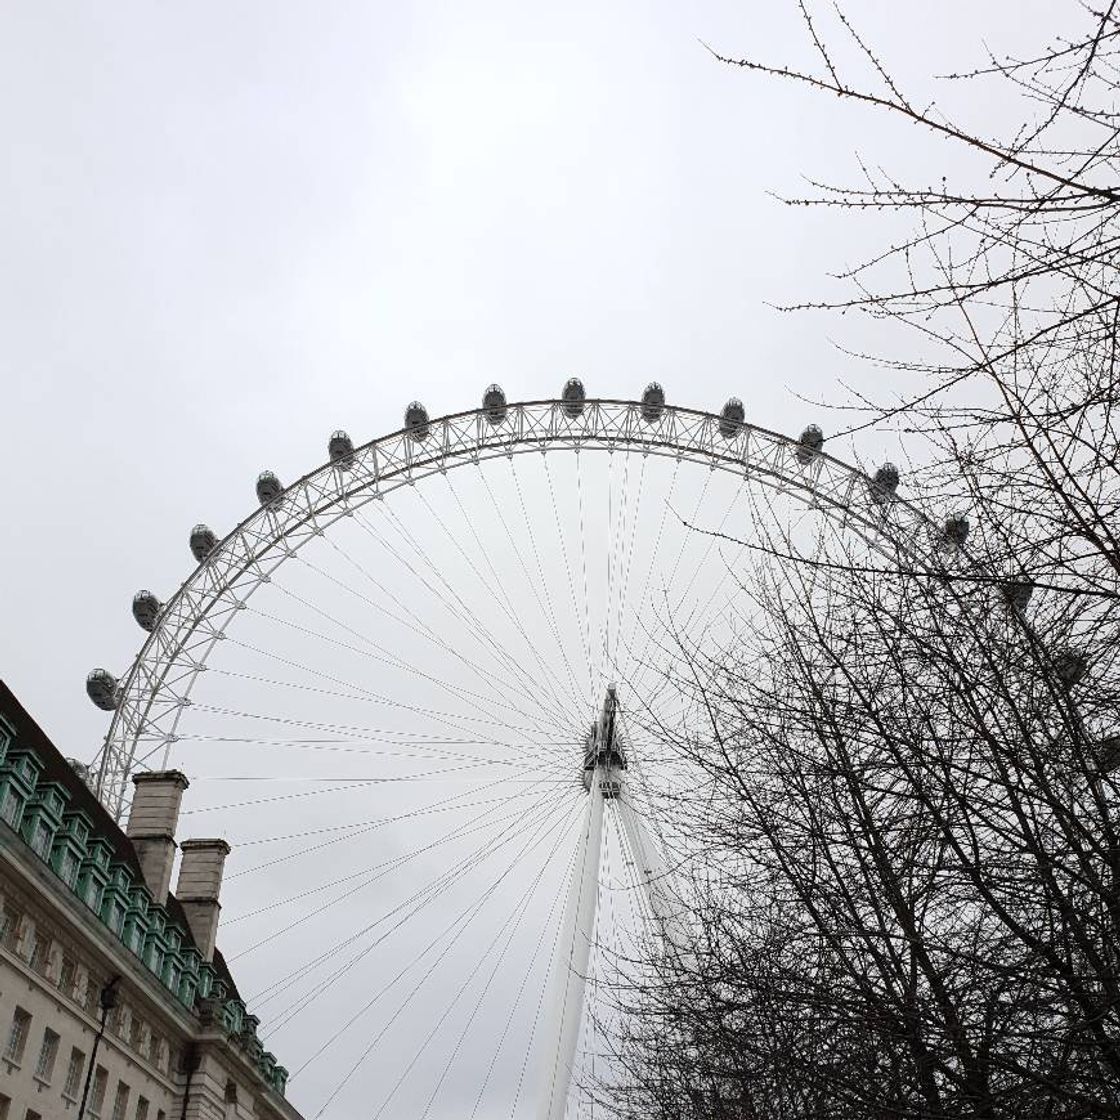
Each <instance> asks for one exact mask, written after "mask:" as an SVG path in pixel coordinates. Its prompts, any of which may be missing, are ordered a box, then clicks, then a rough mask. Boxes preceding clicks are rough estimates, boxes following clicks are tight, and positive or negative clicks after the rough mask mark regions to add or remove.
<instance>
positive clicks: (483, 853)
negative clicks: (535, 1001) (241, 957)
mask: <svg viewBox="0 0 1120 1120" xmlns="http://www.w3.org/2000/svg"><path fill="white" fill-rule="evenodd" d="M556 802H557V795H556V793H555V791H549V792H548V793H546V794H545V795H544V796H543V797H541V798H540V799H539V801H538V803H537V805H536V806H535V807H534V808H532V809H530V810H529V811H528V812H526V813H525V814H524V815H523V816H522V819H521V821H520V823H519V824H518V825H517V826H515V827H514V828H512V829H509V830H507V831H505V832H504V833H503V834H502V835H500V836H497V837H491V838H489V839H488V840H485V841H483V843H482V844H481V845H480V846H479V847H478V848H476V849H474V851H472V852H471V853H469V854H468V855H466V856H464V857H463V858H462V859H461V860H459V861H458V862H457V863H456V864H455V865H454V866H453V867H452V868H451V869H450V870H448V871H446V872H443V873H442V874H440V875H437V876H436V877H435V878H434V879H431V880H429V881H428V883H427V884H426V885H425V886H423V887H421V888H420V889H419V890H418V891H416V892H415V893H414V894H412V895H411V896H409V898H407V899H405V901H404V902H402V903H399V904H398V905H397V906H395V907H394V908H393V909H392V910H391V911H389V913H388V914H385V915H383V916H382V917H380V918H378V919H377V920H376V921H374V922H371V923H370V924H368V925H367V926H364V927H363V928H362V929H360V930H359V931H358V932H357V933H354V934H351V935H350V936H349V937H347V938H345V939H343V940H342V941H339V942H336V944H335V945H334V946H332V947H331V948H330V949H328V950H327V951H325V952H324V953H321V954H320V955H319V956H318V957H315V958H314V959H313V960H312V961H310V962H308V963H307V964H305V965H303V966H301V968H299V969H297V970H296V971H295V972H292V973H289V974H288V975H286V976H284V977H282V978H281V979H279V980H277V981H275V982H274V983H272V984H270V985H269V986H268V987H266V988H264V989H263V990H262V992H261V993H259V994H258V995H257V996H255V997H253V998H254V1000H255V1002H256V1005H257V1007H258V1009H259V1008H260V1007H261V1006H263V1005H264V1004H267V1003H268V1002H270V1000H272V999H274V998H276V996H277V995H279V994H280V993H281V992H282V991H285V990H286V988H287V986H288V984H289V983H290V981H292V980H298V979H300V978H301V977H302V976H304V975H306V974H307V972H308V971H309V970H311V969H314V968H316V967H318V966H319V965H320V964H322V963H323V962H325V961H327V960H329V959H330V958H331V957H332V956H334V955H335V954H336V953H338V952H339V951H341V950H342V949H344V948H346V947H347V946H349V945H352V944H353V943H354V942H355V941H357V940H358V939H359V938H361V937H364V936H365V935H366V934H367V933H369V932H370V931H372V930H374V929H375V928H376V927H377V926H378V925H380V924H381V923H382V922H384V921H386V920H387V919H388V918H390V917H392V916H394V915H395V914H397V913H399V912H400V911H401V910H403V909H405V908H406V907H407V906H413V907H414V908H413V909H412V910H411V911H409V912H408V913H407V914H406V915H405V918H403V919H401V920H400V921H399V922H397V924H396V925H394V926H393V927H392V928H391V929H390V930H389V931H388V932H387V933H385V934H384V935H382V937H381V938H379V939H378V940H376V941H374V942H373V943H371V944H370V945H368V946H366V947H365V948H364V949H362V950H360V951H359V952H358V954H357V955H356V956H355V957H353V958H351V959H350V960H349V961H348V962H347V963H346V964H344V965H343V966H342V967H341V968H339V969H337V970H336V971H335V972H333V973H331V975H330V976H328V977H327V978H326V980H324V981H321V982H320V984H319V986H318V987H317V988H315V989H314V990H313V991H312V992H311V993H310V994H305V995H304V996H300V997H297V1000H296V1002H295V1003H294V1004H292V1005H290V1007H289V1008H288V1009H287V1010H286V1011H282V1012H280V1016H281V1017H282V1019H281V1021H274V1022H273V1023H271V1024H270V1026H271V1027H272V1029H279V1028H280V1027H281V1026H282V1025H283V1021H286V1017H288V1016H290V1015H291V1014H294V1013H296V1012H297V1011H299V1010H302V1009H303V1008H304V1007H306V1006H307V1003H308V1002H309V1001H310V1000H312V999H317V998H318V997H319V996H320V995H322V994H323V992H324V991H326V990H327V989H328V988H329V987H330V986H331V985H333V984H334V983H335V982H336V981H337V980H338V979H339V977H341V976H342V975H344V974H345V973H346V972H347V971H349V969H350V968H352V967H353V966H354V965H355V964H356V963H357V962H358V961H359V960H361V959H363V958H364V957H365V956H366V955H368V954H369V953H370V952H371V951H372V950H373V949H374V948H376V946H377V945H378V944H380V942H381V941H382V940H384V939H385V938H386V937H388V936H390V935H391V934H392V933H393V932H395V930H397V929H399V928H400V926H401V925H402V924H403V923H404V922H405V921H407V920H408V919H409V918H412V917H415V915H416V913H418V912H419V911H420V910H422V909H424V908H425V907H426V906H428V905H430V904H431V903H432V902H434V901H435V900H436V899H437V898H438V897H439V896H440V895H441V894H442V893H443V892H444V891H445V890H446V889H447V888H448V887H449V886H450V885H452V884H453V883H454V882H455V881H456V880H457V879H458V877H459V876H460V875H461V874H462V873H463V872H464V871H465V870H467V869H468V868H470V867H473V866H476V865H477V864H478V863H479V862H480V861H481V860H484V859H486V858H488V857H489V856H490V855H492V854H493V853H494V852H495V851H497V850H500V849H501V848H502V847H504V846H506V845H507V844H511V843H513V842H514V841H515V840H518V839H520V837H521V836H522V834H524V833H525V832H528V831H530V830H531V829H532V828H534V827H535V826H536V824H537V821H538V818H540V817H541V816H542V812H543V815H547V814H548V813H549V812H551V811H552V810H553V809H554V808H555V805H556ZM542 807H543V810H542ZM270 992H271V993H272V994H271V995H269V994H267V993H270Z"/></svg>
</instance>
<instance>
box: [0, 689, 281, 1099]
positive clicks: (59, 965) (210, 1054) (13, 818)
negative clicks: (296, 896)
mask: <svg viewBox="0 0 1120 1120" xmlns="http://www.w3.org/2000/svg"><path fill="white" fill-rule="evenodd" d="M134 781H135V783H136V790H135V795H134V798H133V802H132V807H131V811H130V814H129V818H128V824H127V826H126V828H125V829H124V830H123V831H122V830H121V828H120V827H119V825H118V824H117V823H116V822H115V821H114V820H113V818H112V817H111V816H110V814H109V813H108V812H107V811H106V810H105V809H104V807H103V806H102V805H101V803H100V802H99V801H98V800H97V798H96V797H95V796H94V795H93V793H92V792H91V791H90V789H89V788H88V786H87V785H86V783H85V781H84V780H83V778H82V777H81V776H80V775H79V772H78V771H77V770H76V769H75V767H74V766H73V765H72V764H70V763H69V762H67V760H66V759H65V758H63V757H62V755H61V754H60V753H59V752H58V750H57V749H56V748H55V746H54V745H53V744H52V743H51V742H50V740H49V739H48V738H47V737H46V735H44V734H43V732H42V731H41V730H40V728H39V727H38V726H37V725H36V723H35V722H34V720H33V719H32V718H31V717H30V716H29V715H28V714H27V712H26V711H24V709H23V708H22V706H21V705H20V704H19V702H18V701H17V700H16V698H15V697H14V696H13V695H12V693H11V691H10V690H9V689H8V688H7V686H6V685H4V684H3V682H0V1120H55V1118H56V1117H73V1118H75V1120H77V1118H78V1117H79V1115H82V1116H83V1117H90V1118H91V1120H249V1118H253V1120H299V1113H298V1112H297V1111H296V1110H295V1109H294V1108H293V1107H292V1106H291V1105H290V1104H288V1102H287V1101H286V1100H285V1098H284V1092H285V1085H286V1081H287V1076H288V1075H287V1071H286V1070H285V1069H284V1068H283V1067H282V1066H280V1065H278V1064H277V1062H276V1059H275V1058H274V1057H273V1056H272V1055H271V1054H270V1053H268V1052H267V1051H266V1050H265V1049H264V1047H263V1046H262V1045H261V1043H260V1041H259V1040H258V1038H257V1034H256V1028H257V1024H258V1020H257V1019H256V1017H255V1016H253V1015H251V1014H250V1013H249V1011H248V1009H247V1008H246V1007H245V1004H244V1002H243V1001H242V1000H241V998H240V997H239V995H238V993H237V987H236V985H235V984H234V981H233V977H232V976H231V975H230V972H229V969H228V968H227V967H226V964H225V961H224V960H223V959H222V955H221V953H220V952H218V950H217V948H216V947H215V937H216V934H217V928H218V913H219V909H220V906H219V901H218V896H219V888H220V886H221V879H222V866H223V863H224V860H225V857H226V854H227V853H228V851H229V848H228V846H227V845H226V844H225V842H224V841H222V840H214V839H200V840H184V841H182V843H181V844H179V845H178V848H179V850H180V851H181V859H180V867H179V877H178V881H177V883H176V889H175V893H174V894H172V893H171V891H170V885H171V873H172V868H173V865H174V859H175V852H176V847H177V845H176V840H175V827H176V824H177V822H178V816H179V803H180V800H181V798H182V795H183V791H184V790H185V789H186V788H187V779H186V778H185V777H184V776H183V775H182V774H180V773H178V772H177V771H168V772H164V773H151V774H142V775H138V776H137V777H136V778H135V779H134ZM83 1098H84V1112H83V1111H82V1104H83Z"/></svg>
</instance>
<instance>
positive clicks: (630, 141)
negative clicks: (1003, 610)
mask: <svg viewBox="0 0 1120 1120" xmlns="http://www.w3.org/2000/svg"><path fill="white" fill-rule="evenodd" d="M793 7H794V5H792V4H780V3H773V2H766V3H762V2H758V0H753V2H740V3H732V2H715V0H696V2H694V3H691V4H680V3H670V2H667V0H660V2H658V0H649V2H646V3H640V2H635V0H618V2H617V3H613V4H604V3H601V2H599V3H591V2H583V0H575V2H572V3H567V4H562V5H556V4H548V5H546V4H534V3H518V2H514V0H504V2H501V0H493V2H480V3H471V4H467V3H450V2H447V3H428V4H423V3H396V4H388V3H366V4H358V3H335V4H329V5H296V4H276V3H256V4H252V3H245V4H240V5H228V4H212V3H207V4H195V5H190V6H187V7H182V6H168V5H165V6H158V7H153V6H151V5H146V4H138V3H115V4H111V5H110V4H53V3H46V2H36V3H17V2H15V0H0V135H2V137H3V144H2V147H0V160H2V165H0V166H2V172H0V379H2V382H3V387H4V393H3V398H2V399H3V414H2V416H0V477H2V478H3V480H4V481H3V492H4V517H3V522H2V530H0V533H2V536H0V555H2V557H3V561H2V573H3V579H2V580H0V636H2V638H0V653H2V654H3V657H2V660H0V672H2V674H3V676H4V677H5V678H6V679H7V681H8V682H9V684H10V685H11V686H12V688H13V689H14V690H15V691H16V693H17V694H18V695H20V697H21V698H22V700H23V702H24V703H25V704H26V705H27V707H28V708H29V709H30V710H31V712H32V713H33V714H34V715H35V716H36V717H37V718H38V719H39V720H40V722H41V723H42V724H43V726H44V728H45V729H46V730H47V731H48V733H50V734H51V735H52V736H53V737H54V739H55V741H56V742H57V743H58V745H59V746H60V747H61V748H62V749H63V750H64V751H65V752H67V753H69V754H73V755H76V756H83V757H84V756H89V755H92V753H93V752H94V751H95V749H96V747H97V744H98V741H99V740H100V737H101V736H102V734H103V733H104V729H105V720H104V718H103V714H102V713H99V712H97V711H96V710H95V709H94V708H93V707H92V706H91V705H90V704H89V702H88V701H87V700H86V698H85V696H84V694H83V687H82V682H83V678H84V675H85V673H86V671H87V670H88V669H89V668H91V667H92V666H94V665H102V664H104V665H106V666H108V667H110V668H111V669H113V670H114V671H117V672H122V671H123V670H124V669H125V668H126V667H127V664H128V662H129V660H130V658H131V657H132V655H133V654H134V653H135V651H136V649H137V648H138V647H139V639H140V636H141V635H140V632H139V631H138V630H137V629H136V627H135V624H134V623H133V621H132V619H131V616H130V614H129V610H128V606H129V601H130V598H131V595H132V593H133V592H134V591H135V590H136V589H138V588H140V587H152V588H153V589H155V590H157V592H158V593H159V594H161V595H162V596H164V597H166V596H167V595H169V594H170V593H171V592H172V591H173V589H174V587H175V586H176V585H177V583H178V581H179V580H180V579H181V578H183V576H185V575H186V573H187V572H188V570H189V568H190V567H191V564H190V562H189V553H188V550H187V534H188V531H189V529H190V527H191V525H193V524H194V523H195V522H197V521H206V522H208V523H210V524H211V525H212V526H213V527H214V528H215V529H216V530H218V531H219V535H220V534H221V533H222V532H224V531H225V530H226V529H228V528H229V527H230V526H231V525H233V524H234V523H236V522H237V521H238V520H240V519H241V517H243V516H244V515H245V514H246V512H248V510H249V509H250V508H251V507H252V505H253V504H254V498H253V481H254V479H255V477H256V475H257V473H258V472H259V471H260V470H261V469H263V468H265V467H270V468H272V469H274V470H275V471H276V472H277V473H278V474H279V475H280V477H281V479H282V480H285V481H288V480H291V479H292V478H294V477H296V476H297V475H299V474H302V473H303V472H304V471H306V470H308V469H310V468H311V467H312V466H314V465H315V464H317V463H318V462H320V461H322V459H324V458H325V445H326V439H327V436H328V435H329V433H330V432H331V431H332V430H333V429H334V428H337V427H342V428H345V429H346V430H348V431H349V432H350V434H351V435H352V436H353V438H354V439H355V441H356V442H359V441H364V440H366V439H369V438H372V437H373V436H375V435H378V434H381V433H383V432H386V431H389V430H391V429H393V428H396V427H399V425H400V418H401V414H402V411H403V408H404V406H405V405H406V404H407V402H408V401H409V400H410V399H412V398H414V397H418V398H420V399H421V400H423V401H424V402H425V403H426V404H427V406H428V408H429V410H430V412H431V413H432V414H433V415H438V414H441V413H443V412H447V411H457V410H460V409H464V408H469V407H472V406H474V405H475V404H476V403H477V402H478V400H479V398H480V396H481V393H482V390H483V389H484V387H485V386H486V385H487V384H488V383H489V382H490V381H497V382H499V383H500V384H502V385H503V386H504V387H505V389H506V391H507V394H508V395H509V397H510V399H512V400H516V399H526V398H528V399H536V398H540V397H548V396H553V395H555V394H556V393H557V392H558V390H559V388H560V386H561V385H562V383H563V381H564V379H565V378H566V377H568V376H570V375H572V374H578V375H579V376H581V377H582V378H583V379H584V381H585V384H586V385H587V388H588V392H589V393H590V394H591V395H593V396H594V395H602V396H611V397H624V396H631V395H636V394H637V393H639V392H640V390H641V388H642V386H643V385H644V384H645V383H646V382H647V381H648V380H650V379H657V380H659V381H661V382H662V384H663V385H664V386H665V388H666V391H667V393H668V395H669V397H670V399H671V400H674V401H676V402H678V403H684V404H689V405H694V406H697V407H709V408H713V409H715V408H718V406H719V405H720V404H721V403H722V402H723V401H724V400H725V399H726V398H727V397H728V396H729V395H732V394H736V395H738V396H740V397H742V398H743V400H744V401H745V403H746V408H747V416H748V419H750V420H753V421H755V422H756V423H758V424H761V425H763V426H766V427H770V428H775V429H778V430H783V431H789V432H791V433H793V432H796V431H799V430H800V428H801V427H802V426H803V425H804V424H805V423H806V422H808V421H809V420H816V421H817V422H819V423H820V424H821V425H822V427H824V428H825V430H826V432H827V431H828V430H829V429H830V428H831V429H835V428H836V427H837V426H838V423H839V421H838V420H837V419H836V418H834V417H831V416H829V415H828V414H827V412H825V411H824V410H823V409H820V408H816V407H815V406H813V405H811V404H808V403H803V402H802V401H801V400H799V399H798V396H799V395H804V396H807V397H809V398H821V397H835V395H836V393H837V390H836V388H835V386H836V380H837V378H838V377H843V378H845V379H846V380H848V381H849V382H851V383H854V384H858V385H861V386H863V387H865V388H866V387H875V388H883V386H881V385H878V384H877V381H876V378H877V376H878V375H877V374H876V373H875V372H874V371H872V370H869V369H867V368H864V367H860V366H858V365H857V364H855V363H853V362H852V361H850V360H848V359H846V358H844V357H843V356H842V355H840V354H839V353H838V352H837V351H836V350H835V349H834V348H833V346H832V340H833V339H834V338H837V337H840V338H844V339H846V340H848V341H851V340H852V338H853V337H854V339H855V341H857V342H867V341H868V340H870V341H872V342H874V336H873V335H870V334H869V333H868V332H867V331H866V330H863V329H862V328H859V329H857V328H855V327H852V328H851V330H852V332H854V333H853V334H845V333H844V332H845V331H848V330H849V328H848V327H847V326H846V325H845V326H841V325H840V324H838V323H837V322H836V321H835V320H830V319H824V318H814V317H803V316H789V315H781V314H779V313H777V312H775V311H773V310H772V309H771V308H769V307H768V306H767V303H768V301H769V302H783V301H796V300H799V299H803V298H806V297H809V296H812V295H816V294H820V293H822V292H827V291H829V290H830V289H828V287H827V284H826V281H825V273H826V271H827V270H829V269H835V268H837V267H840V266H842V265H843V264H845V263H851V262H853V261H855V260H856V259H857V258H858V257H859V256H860V255H861V252H862V251H863V250H864V249H865V248H867V247H868V246H872V247H873V246H875V245H877V244H879V243H881V240H882V234H881V233H878V232H875V231H876V228H877V227H875V226H874V225H872V224H871V223H868V222H867V221H866V220H865V221H863V222H862V223H859V222H856V221H855V220H851V219H844V218H841V217H840V216H838V215H835V214H829V213H825V212H810V211H806V210H805V209H790V208H786V207H783V206H781V205H780V204H779V203H778V202H776V201H775V200H774V199H772V198H771V197H769V196H768V194H767V192H769V191H776V192H791V193H795V192H798V191H800V190H802V189H803V188H802V186H801V184H800V181H799V176H801V175H802V174H809V175H814V176H818V177H821V178H829V177H832V178H845V177H850V176H852V175H854V169H855V162H854V158H853V152H854V151H856V150H860V151H864V152H868V151H871V152H874V153H876V154H877V156H880V157H881V156H882V155H883V154H885V153H886V152H888V151H889V152H891V153H892V154H893V157H894V159H895V160H896V161H897V162H896V163H895V164H893V165H892V166H895V167H898V168H901V169H904V170H908V171H911V172H913V173H915V175H916V176H917V177H919V178H920V177H922V175H923V174H928V177H929V178H930V179H933V178H938V177H940V174H941V173H942V172H943V171H944V170H946V168H942V167H941V166H936V165H931V164H930V158H931V155H930V154H931V153H935V152H938V151H941V150H943V149H939V148H938V147H937V145H936V144H931V143H930V142H929V141H928V140H927V139H925V138H922V137H919V135H918V134H917V131H916V130H914V129H910V128H905V127H900V126H896V125H892V124H890V123H889V122H885V121H882V120H879V119H877V118H875V117H873V116H870V115H868V114H860V113H859V112H857V111H855V110H852V109H840V108H839V107H837V106H836V105H835V104H833V103H831V102H827V101H825V100H822V99H816V98H812V97H810V96H807V95H805V94H803V93H799V92H798V91H796V90H793V89H790V88H788V87H782V86H779V85H777V84H775V83H773V82H766V81H762V80H759V79H755V78H752V77H750V76H748V75H746V74H743V73H740V72H738V71H733V70H730V69H728V68H725V67H722V66H720V65H719V64H717V63H716V62H715V61H714V60H713V59H712V58H711V56H710V55H709V54H708V53H707V52H706V51H705V50H704V48H703V47H702V45H701V42H700V41H701V40H704V41H707V42H709V43H711V44H712V45H713V47H715V48H716V49H719V50H721V51H724V52H726V53H729V54H738V53H746V52H751V53H754V54H756V55H761V56H764V57H768V58H771V59H774V60H777V61H790V62H795V61H797V60H801V59H804V58H805V57H806V55H805V50H804V44H803V41H802V36H801V34H800V33H799V31H798V29H797V26H796V23H795V20H794V14H793ZM1055 7H1056V6H1055V5H1053V3H1046V2H1042V0H1032V2H1030V3H1022V2H1016V3H1010V2H999V3H996V2H992V3H988V4H980V5H977V4H976V3H975V2H967V3H966V2H964V0H951V2H947V3H943V4H940V5H936V6H934V7H931V6H930V5H928V4H922V5H918V4H898V3H869V2H863V3H859V4H853V5H850V8H851V10H852V11H853V13H854V14H855V15H856V18H857V19H858V20H859V22H860V25H861V27H862V28H863V29H864V30H865V31H866V32H867V34H868V35H869V36H870V38H871V39H872V40H874V41H875V42H876V43H877V44H878V46H879V47H880V48H881V53H882V54H883V55H884V57H886V58H887V59H888V60H889V61H890V62H891V63H892V65H893V67H894V69H895V70H896V71H897V72H898V73H901V74H903V75H906V74H908V73H910V72H913V73H914V74H915V85H916V86H917V88H919V89H920V90H926V91H930V92H929V95H930V96H932V95H933V92H934V91H935V89H936V87H935V85H934V84H933V83H931V82H930V81H929V80H928V75H929V74H931V73H936V72H941V71H946V70H950V69H959V68H961V67H963V66H964V65H967V64H969V63H978V62H981V61H982V54H981V49H980V43H981V40H985V39H986V40H988V41H990V42H991V43H992V44H993V45H998V46H999V47H1000V48H1001V49H1007V50H1014V49H1016V48H1017V47H1019V46H1020V45H1022V44H1028V45H1029V44H1033V43H1035V42H1037V41H1038V40H1039V39H1040V38H1045V37H1047V36H1048V35H1049V34H1051V33H1052V32H1053V30H1054V29H1053V28H1052V27H1051V26H1050V25H1049V24H1048V23H1047V20H1048V19H1049V18H1050V17H1051V16H1052V13H1053V10H1054V9H1055ZM1011 17H1013V18H1011ZM921 99H922V98H921V97H920V96H919V97H918V100H921ZM959 104H960V107H961V109H962V112H964V113H965V115H966V117H967V119H968V120H970V121H971V122H973V123H976V124H977V125H978V126H979V127H982V128H983V127H987V126H989V125H991V127H994V123H991V122H994V121H996V120H998V117H999V113H1000V109H1001V107H1000V106H998V105H995V106H993V105H991V104H988V103H984V104H968V103H967V101H963V100H962V101H960V102H959ZM956 167H957V165H956V164H950V165H949V167H948V168H947V170H949V171H950V172H951V171H953V170H954V169H956ZM961 169H962V171H965V170H967V168H964V167H963V165H961ZM878 228H879V229H881V228H883V227H878ZM885 446H886V444H884V443H882V442H876V441H874V440H871V439H868V440H865V441H864V442H862V443H860V444H859V445H858V447H857V448H855V452H856V453H858V454H859V455H861V456H864V457H866V458H868V459H869V460H873V459H874V458H875V457H876V456H878V455H880V454H881V453H882V451H883V449H884V447H885ZM832 450H834V451H835V452H836V453H838V454H847V453H849V452H850V451H851V449H849V448H842V447H841V448H838V447H833V448H832ZM231 886H232V884H231ZM280 1056H281V1058H282V1059H287V1058H289V1057H290V1055H287V1054H283V1053H282V1054H281V1055H280ZM328 1073H329V1069H328ZM327 1080H329V1077H326V1078H324V1081H327ZM294 1099H295V1100H296V1102H297V1104H302V1103H304V1102H303V1101H301V1099H300V1096H299V1092H298V1089H297V1090H296V1091H295V1093H294ZM307 1103H308V1104H311V1103H312V1102H311V1101H310V1100H309V1101H308V1102H307ZM349 1114H350V1113H347V1112H345V1111H342V1112H339V1113H337V1115H342V1116H345V1115H349Z"/></svg>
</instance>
